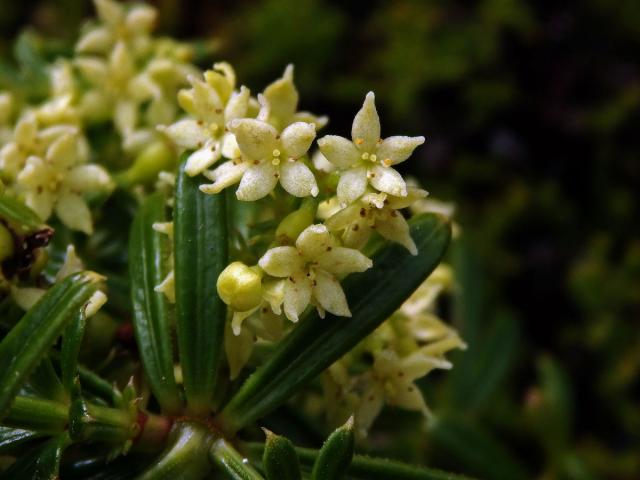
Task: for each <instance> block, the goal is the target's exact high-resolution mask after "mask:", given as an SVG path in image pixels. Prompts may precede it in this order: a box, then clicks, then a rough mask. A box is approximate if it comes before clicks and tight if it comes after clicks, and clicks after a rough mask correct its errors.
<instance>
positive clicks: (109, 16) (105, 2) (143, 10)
mask: <svg viewBox="0 0 640 480" xmlns="http://www.w3.org/2000/svg"><path fill="white" fill-rule="evenodd" d="M93 3H94V5H95V8H96V11H97V13H98V19H99V22H97V24H94V25H89V26H88V28H87V29H86V31H85V32H84V34H83V35H82V36H81V37H80V40H78V43H77V44H76V52H78V53H81V54H105V53H107V52H109V51H111V49H112V48H113V46H114V45H115V44H116V43H117V42H120V41H122V42H125V43H126V45H127V48H128V49H129V50H130V51H131V52H132V53H133V54H134V55H136V56H142V55H146V54H148V53H149V52H150V49H151V38H150V34H151V31H152V30H153V28H154V26H155V23H156V19H157V16H158V13H157V11H156V9H155V8H153V7H151V6H149V5H144V4H138V5H134V6H132V7H131V8H126V7H125V5H124V4H122V3H119V2H115V1H113V0H94V2H93Z"/></svg>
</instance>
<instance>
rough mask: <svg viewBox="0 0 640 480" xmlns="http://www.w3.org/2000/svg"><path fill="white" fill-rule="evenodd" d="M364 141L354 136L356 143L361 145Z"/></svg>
mask: <svg viewBox="0 0 640 480" xmlns="http://www.w3.org/2000/svg"><path fill="white" fill-rule="evenodd" d="M363 143H364V139H363V138H356V145H362V144H363Z"/></svg>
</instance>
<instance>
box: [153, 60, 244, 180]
mask: <svg viewBox="0 0 640 480" xmlns="http://www.w3.org/2000/svg"><path fill="white" fill-rule="evenodd" d="M204 79H205V80H204V81H202V80H200V79H198V78H195V77H190V78H189V82H190V83H191V88H190V89H189V90H181V91H180V93H179V95H178V101H179V103H180V106H181V107H182V108H183V109H184V110H185V111H186V112H188V113H189V114H190V115H191V117H192V118H189V119H185V120H180V121H178V122H177V123H175V124H173V125H171V126H169V127H161V130H162V131H164V132H165V133H166V134H167V135H168V136H169V137H170V138H171V140H172V141H173V142H174V143H175V144H176V145H178V146H179V147H181V148H185V149H190V150H195V151H194V152H193V153H192V154H191V155H190V156H189V158H188V160H187V165H186V167H185V170H186V172H187V173H188V174H189V175H191V176H194V175H198V174H199V173H201V172H202V171H203V170H205V169H207V168H209V167H210V166H211V165H213V164H214V163H215V162H217V161H218V160H219V159H220V157H221V156H223V155H224V156H225V157H226V158H236V157H237V156H239V151H238V147H237V144H236V140H235V137H234V135H233V134H232V133H231V132H228V131H226V129H225V127H226V125H227V123H229V122H230V121H232V120H234V119H238V118H242V117H244V116H245V115H246V114H247V109H248V108H249V99H250V98H249V90H248V89H247V88H245V87H241V88H240V91H234V89H235V83H236V79H235V73H234V71H233V69H232V68H231V65H229V64H227V63H216V64H215V65H214V66H213V70H208V71H207V72H205V74H204Z"/></svg>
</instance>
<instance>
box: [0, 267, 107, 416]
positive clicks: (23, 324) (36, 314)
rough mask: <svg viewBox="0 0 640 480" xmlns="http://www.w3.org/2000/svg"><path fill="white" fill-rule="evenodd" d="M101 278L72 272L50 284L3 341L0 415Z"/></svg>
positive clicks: (2, 414)
mask: <svg viewBox="0 0 640 480" xmlns="http://www.w3.org/2000/svg"><path fill="white" fill-rule="evenodd" d="M101 279H102V277H100V276H99V275H97V274H96V273H93V272H79V273H75V274H73V275H69V276H68V277H67V278H65V279H64V280H63V281H62V282H60V283H58V284H56V285H54V286H53V287H52V288H50V289H49V290H48V291H47V293H45V294H44V295H43V297H42V298H41V299H40V300H39V301H38V303H36V304H35V305H34V306H33V307H32V308H31V309H30V310H29V311H28V312H27V313H26V314H25V315H24V316H23V317H22V318H21V319H20V321H19V322H18V324H17V325H16V326H15V327H14V328H13V329H12V330H11V331H10V332H9V333H8V334H7V336H6V337H4V339H3V340H2V342H1V343H0V365H2V370H0V385H2V388H1V389H0V418H2V417H4V415H5V414H6V413H7V411H8V409H9V407H10V405H11V401H12V400H13V398H14V396H15V395H16V393H17V392H18V390H19V389H20V387H21V386H22V384H23V383H24V382H25V381H26V380H27V378H28V376H29V374H30V373H31V372H32V371H33V370H34V368H35V367H36V366H37V365H38V364H39V363H40V362H41V361H42V359H43V358H44V356H45V355H46V354H47V352H48V351H49V349H50V347H51V345H53V342H54V341H55V340H56V339H57V338H58V337H59V336H60V334H61V333H62V331H63V329H64V328H65V326H66V324H67V323H68V321H69V320H70V319H71V318H73V315H76V314H77V313H78V312H79V311H80V309H81V308H82V307H83V306H84V305H85V304H86V303H87V302H88V301H89V299H90V298H91V295H93V293H94V292H95V291H96V290H97V289H98V286H99V284H100V281H101Z"/></svg>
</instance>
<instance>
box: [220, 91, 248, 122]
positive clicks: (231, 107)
mask: <svg viewBox="0 0 640 480" xmlns="http://www.w3.org/2000/svg"><path fill="white" fill-rule="evenodd" d="M249 96H250V92H249V89H248V88H247V87H244V86H243V87H240V91H239V92H233V94H232V95H231V98H229V101H228V102H227V106H226V107H225V109H224V120H225V122H227V123H228V122H230V121H231V120H235V119H236V118H243V117H245V116H246V115H247V110H248V109H249Z"/></svg>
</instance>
